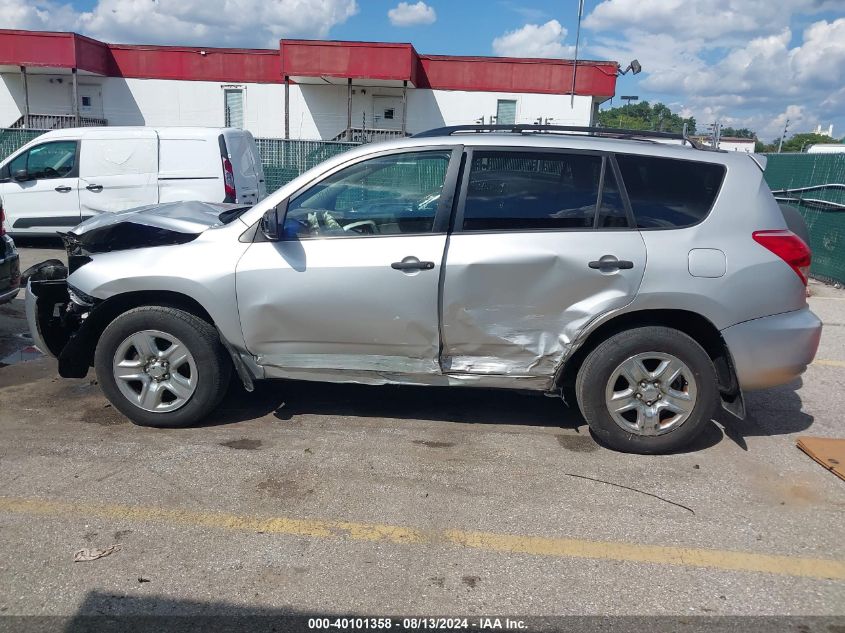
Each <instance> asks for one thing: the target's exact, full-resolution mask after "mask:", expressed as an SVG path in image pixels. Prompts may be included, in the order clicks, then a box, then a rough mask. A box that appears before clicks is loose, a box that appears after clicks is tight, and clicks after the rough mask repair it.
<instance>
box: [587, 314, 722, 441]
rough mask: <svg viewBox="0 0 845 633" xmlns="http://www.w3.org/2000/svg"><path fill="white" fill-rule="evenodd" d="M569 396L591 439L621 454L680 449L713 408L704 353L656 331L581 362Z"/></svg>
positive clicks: (710, 370) (622, 337) (620, 337)
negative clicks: (572, 396) (574, 400)
mask: <svg viewBox="0 0 845 633" xmlns="http://www.w3.org/2000/svg"><path fill="white" fill-rule="evenodd" d="M575 389H576V394H577V398H578V405H579V407H580V408H581V412H582V413H583V414H584V417H585V418H586V420H587V423H588V424H589V425H590V428H591V430H592V431H593V433H594V434H595V435H596V436H597V437H598V438H599V439H600V440H602V441H603V442H604V443H605V444H607V445H608V446H610V447H611V448H615V449H617V450H620V451H625V452H629V453H664V452H668V451H673V450H677V449H679V448H682V447H684V446H686V445H687V444H689V443H690V442H692V440H693V439H695V437H696V436H698V434H699V433H701V431H702V430H704V428H705V427H706V425H707V423H708V422H709V421H710V420H711V419H712V418H713V416H714V415H715V413H716V409H717V407H718V403H719V390H718V386H717V383H716V372H715V369H714V367H713V363H712V361H711V360H710V357H709V356H708V355H707V352H705V351H704V349H703V348H702V347H701V346H700V345H699V344H698V343H697V342H696V341H695V340H693V339H692V338H691V337H689V336H688V335H686V334H684V333H683V332H680V331H678V330H674V329H671V328H667V327H660V326H650V327H642V328H636V329H633V330H627V331H625V332H620V333H619V334H616V335H615V336H612V337H611V338H609V339H608V340H606V341H604V342H603V343H602V344H601V345H599V346H598V347H596V349H594V350H593V351H592V352H591V353H590V355H589V356H587V358H586V360H585V361H584V364H583V365H582V366H581V369H580V371H579V372H578V378H577V380H576V384H575Z"/></svg>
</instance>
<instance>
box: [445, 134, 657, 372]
mask: <svg viewBox="0 0 845 633" xmlns="http://www.w3.org/2000/svg"><path fill="white" fill-rule="evenodd" d="M466 164H467V165H468V166H469V169H468V170H466V172H467V173H466V175H465V177H464V182H463V184H462V191H461V196H460V200H459V204H458V209H457V214H456V218H455V230H454V232H453V234H452V235H451V236H450V239H449V244H448V248H447V255H446V266H445V273H444V281H443V300H442V314H441V319H442V353H441V366H442V367H443V370H444V372H447V373H453V374H461V373H469V374H492V375H509V376H513V377H523V376H530V377H548V378H549V379H551V378H552V376H553V375H554V372H555V369H556V367H557V365H558V364H559V363H560V361H561V360H562V358H563V357H564V356H565V355H566V354H567V353H568V351H569V350H570V347H571V344H572V342H573V340H574V339H575V338H576V336H577V335H578V333H579V332H580V331H581V330H582V329H583V328H584V327H585V326H586V325H587V324H588V323H589V322H590V321H592V320H593V319H595V318H597V317H599V316H601V315H602V314H604V313H606V312H608V311H611V310H615V309H618V308H621V307H623V306H625V305H627V304H628V303H630V302H631V301H632V300H633V299H634V296H635V295H636V293H637V290H638V288H639V286H640V282H641V281H642V277H643V271H644V269H645V263H646V248H645V244H644V242H643V239H642V237H641V235H640V233H639V232H638V231H637V230H635V229H632V228H629V227H630V226H632V222H631V218H630V211H629V209H628V206H627V204H626V203H625V200H624V194H623V193H622V192H621V191H620V189H619V187H618V186H617V185H616V182H617V178H616V173H617V172H616V170H615V167H614V165H613V163H612V160H611V159H610V158H609V157H606V156H602V155H601V154H599V153H596V152H581V153H573V152H571V151H567V152H557V151H553V150H546V149H543V150H523V151H518V150H499V151H497V150H486V149H485V150H484V151H479V150H475V151H474V152H473V153H472V154H470V155H469V156H468V158H467V163H466ZM600 191H601V197H599V192H600Z"/></svg>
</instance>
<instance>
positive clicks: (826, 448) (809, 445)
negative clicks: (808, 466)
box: [798, 436, 845, 480]
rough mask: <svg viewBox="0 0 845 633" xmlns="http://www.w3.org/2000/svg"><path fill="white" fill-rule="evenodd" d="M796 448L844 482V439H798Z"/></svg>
mask: <svg viewBox="0 0 845 633" xmlns="http://www.w3.org/2000/svg"><path fill="white" fill-rule="evenodd" d="M798 448H800V449H801V450H802V451H804V452H805V453H806V454H807V455H809V456H810V458H811V459H814V460H815V461H816V462H817V463H818V464H820V465H821V466H823V467H824V468H827V469H828V470H829V471H830V472H832V473H833V474H834V475H836V476H837V477H839V478H840V479H843V480H845V439H837V438H832V437H806V436H804V437H799V438H798Z"/></svg>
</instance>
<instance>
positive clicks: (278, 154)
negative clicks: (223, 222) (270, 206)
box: [255, 138, 359, 193]
mask: <svg viewBox="0 0 845 633" xmlns="http://www.w3.org/2000/svg"><path fill="white" fill-rule="evenodd" d="M255 143H256V145H258V153H259V155H260V156H261V164H262V165H263V166H264V178H265V180H266V185H267V192H268V193H270V192H272V191H275V190H276V189H278V188H279V187H281V186H282V185H284V184H285V183H288V182H290V181H291V180H293V179H294V178H296V177H297V176H299V175H300V174H302V173H304V172H306V171H308V170H309V169H311V168H312V167H314V166H316V165H319V164H320V163H322V162H323V161H324V160H326V159H328V158H331V157H332V156H336V155H337V154H340V153H342V152H345V151H347V150H349V149H351V148H353V147H357V146H358V145H359V143H342V142H335V141H293V140H285V139H279V138H257V139H255Z"/></svg>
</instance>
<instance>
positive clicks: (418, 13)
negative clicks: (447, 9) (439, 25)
mask: <svg viewBox="0 0 845 633" xmlns="http://www.w3.org/2000/svg"><path fill="white" fill-rule="evenodd" d="M387 17H388V18H390V23H391V24H392V25H393V26H418V25H421V24H434V22H435V21H436V20H437V13H436V12H435V11H434V9H433V8H432V7H430V6H428V5H427V4H426V3H425V2H423V1H422V0H420V1H419V2H417V3H416V4H410V3H408V2H400V3H399V4H398V5H396V6H395V7H393V8H392V9H391V10H390V11H388V12H387Z"/></svg>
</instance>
